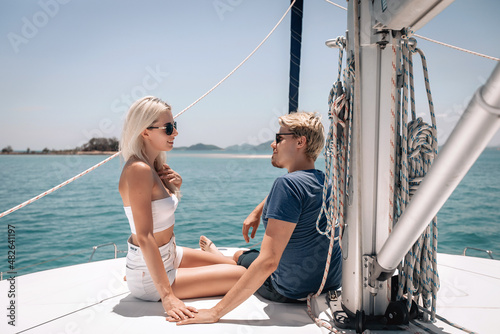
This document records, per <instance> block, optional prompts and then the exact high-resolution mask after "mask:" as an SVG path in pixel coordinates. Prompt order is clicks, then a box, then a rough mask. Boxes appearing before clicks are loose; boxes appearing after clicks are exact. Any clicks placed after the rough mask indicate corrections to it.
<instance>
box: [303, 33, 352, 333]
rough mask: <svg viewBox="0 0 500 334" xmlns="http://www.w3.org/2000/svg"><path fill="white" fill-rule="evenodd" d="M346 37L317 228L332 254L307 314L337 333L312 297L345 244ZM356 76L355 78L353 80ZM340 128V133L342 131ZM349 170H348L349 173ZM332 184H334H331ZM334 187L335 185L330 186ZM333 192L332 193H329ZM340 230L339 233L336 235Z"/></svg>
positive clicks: (341, 41) (332, 101) (332, 100)
mask: <svg viewBox="0 0 500 334" xmlns="http://www.w3.org/2000/svg"><path fill="white" fill-rule="evenodd" d="M345 43H346V42H345V38H344V37H337V39H336V40H335V44H337V46H338V47H339V63H338V76H337V81H336V82H335V83H334V84H333V87H332V89H331V90H330V95H329V97H328V105H329V112H328V117H329V119H330V127H329V131H328V134H327V138H326V143H325V151H324V156H325V181H324V184H323V203H322V206H321V210H320V213H319V215H318V219H317V220H316V229H317V231H318V232H319V233H320V234H322V235H325V236H327V237H328V238H329V239H330V244H329V247H328V256H327V259H326V265H325V271H324V273H323V279H322V281H321V284H320V287H319V289H318V291H317V292H316V293H315V294H312V293H311V294H309V295H308V296H307V314H308V315H309V317H310V318H311V319H312V320H313V321H314V323H315V324H316V325H317V326H319V327H324V328H326V329H328V330H329V331H330V332H334V333H337V332H338V331H337V330H336V329H335V328H333V326H332V325H331V324H330V323H329V322H328V321H325V320H322V319H319V318H318V317H316V316H315V315H314V312H313V310H312V306H311V301H312V298H317V297H318V296H319V295H320V294H321V292H322V291H323V288H324V287H325V284H326V279H327V278H328V273H329V270H330V263H331V257H332V251H333V246H334V244H335V241H336V240H337V242H339V245H340V246H342V244H341V242H342V229H343V227H344V201H345V189H346V185H347V180H346V175H348V171H349V157H350V140H351V129H352V128H351V122H350V119H351V110H352V102H353V96H352V95H353V92H354V87H352V83H353V82H354V78H353V76H354V70H353V64H352V62H350V61H349V59H348V60H347V64H348V65H347V66H346V69H345V70H344V73H343V82H344V85H343V84H342V81H340V77H341V74H342V62H343V53H344V49H345V46H346V44H345ZM351 79H352V80H351ZM348 81H350V83H351V86H350V89H349V90H348V91H347V92H346V91H344V88H343V87H347V82H348ZM339 132H340V134H339ZM348 132H349V133H348ZM346 170H347V173H346ZM330 185H331V187H330ZM330 188H331V189H330ZM329 190H330V191H329ZM329 192H330V194H329V195H328V193H329ZM323 213H324V214H325V216H326V219H327V227H326V229H325V231H321V230H320V228H319V222H320V219H321V217H322V214H323ZM336 231H338V236H337V237H336V236H335V234H336Z"/></svg>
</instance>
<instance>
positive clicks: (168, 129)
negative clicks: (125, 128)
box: [147, 122, 177, 136]
mask: <svg viewBox="0 0 500 334" xmlns="http://www.w3.org/2000/svg"><path fill="white" fill-rule="evenodd" d="M147 129H148V130H151V129H160V130H165V133H166V134H167V136H170V135H171V134H172V132H174V129H176V130H177V122H173V123H167V124H165V126H150V127H148V128H147Z"/></svg>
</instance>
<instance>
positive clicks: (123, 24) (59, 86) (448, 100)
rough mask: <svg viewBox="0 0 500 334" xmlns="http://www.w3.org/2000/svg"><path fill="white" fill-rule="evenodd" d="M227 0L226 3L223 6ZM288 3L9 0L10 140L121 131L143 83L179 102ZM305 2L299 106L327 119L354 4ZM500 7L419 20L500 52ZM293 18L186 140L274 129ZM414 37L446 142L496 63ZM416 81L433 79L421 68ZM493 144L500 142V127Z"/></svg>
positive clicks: (190, 118)
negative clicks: (330, 43) (334, 45)
mask: <svg viewBox="0 0 500 334" xmlns="http://www.w3.org/2000/svg"><path fill="white" fill-rule="evenodd" d="M336 2H337V3H339V4H341V5H344V6H345V5H346V4H345V2H344V1H340V0H337V1H336ZM221 4H225V5H226V7H225V9H226V10H225V11H222V10H220V9H219V10H217V8H216V5H219V8H220V6H221ZM288 5H289V1H288V0H273V1H269V0H267V1H265V0H190V1H172V0H170V1H167V0H143V1H131V0H120V1H98V0H86V1H77V0H73V1H69V0H36V1H34V0H24V1H2V2H0V36H1V38H0V92H1V103H0V115H1V121H0V148H3V147H6V146H7V145H11V146H12V147H13V148H14V149H15V150H26V149H27V148H28V147H29V148H30V149H32V150H41V149H43V148H45V147H47V148H49V149H66V148H74V147H76V146H78V145H82V144H83V143H85V142H87V141H88V140H89V139H90V138H92V137H98V136H104V137H113V136H115V137H119V136H120V132H121V127H122V122H123V121H122V118H123V116H124V115H125V113H126V111H127V109H128V106H129V105H130V102H131V101H132V99H134V98H138V97H140V96H142V95H143V93H146V94H148V95H156V96H159V97H161V98H163V99H164V100H166V101H168V102H169V103H170V104H171V105H172V107H173V110H174V114H176V113H178V112H179V111H181V110H182V109H184V108H185V107H186V106H188V105H189V104H190V103H191V102H193V101H194V100H196V99H197V98H198V97H199V96H201V95H202V94H203V93H205V92H206V91H207V90H208V89H209V88H211V87H212V86H213V85H214V84H215V83H217V82H218V81H219V80H220V79H221V78H223V77H224V76H225V75H226V74H227V73H229V72H230V71H231V70H232V69H233V68H234V67H235V66H236V65H237V64H239V63H240V61H241V60H243V59H244V58H245V57H246V56H247V55H248V54H249V53H250V52H251V51H252V50H253V49H254V48H255V46H256V45H257V44H258V43H260V41H261V40H262V39H263V38H264V37H265V36H266V35H267V33H268V32H269V31H270V30H271V28H272V27H273V26H274V25H275V23H276V22H277V21H278V19H279V18H280V17H281V16H282V14H283V13H284V12H285V10H286V8H287V7H288ZM304 7H305V8H304V31H303V46H302V68H301V93H300V97H299V108H300V109H302V110H307V111H318V112H320V113H321V114H323V117H324V119H325V123H326V120H327V117H326V115H327V114H326V113H327V109H328V106H327V97H328V93H329V90H330V87H331V85H332V83H333V81H334V78H335V73H336V70H337V57H338V56H337V51H335V50H332V49H328V48H327V47H325V46H324V42H325V40H327V39H330V38H335V37H336V36H339V35H344V34H345V30H346V12H345V11H343V10H341V9H339V8H337V7H335V6H333V5H331V4H329V3H327V2H325V1H324V0H306V1H305V5H304ZM499 13H500V1H498V0H474V1H472V0H456V1H455V2H454V3H453V4H451V5H450V6H449V7H448V8H447V9H446V10H445V11H444V12H442V13H441V14H439V15H438V16H437V17H436V18H435V19H433V20H432V21H431V22H430V23H429V24H427V25H426V26H425V27H424V28H422V29H421V30H419V31H418V32H417V33H418V34H421V35H424V36H427V37H430V38H434V39H437V40H440V41H443V42H448V43H450V44H454V45H457V46H461V47H464V48H469V49H473V50H475V51H478V52H482V53H485V54H489V55H491V56H496V57H499V56H500V43H499V39H498V33H499V31H500V21H499V20H498V14H499ZM289 20H290V16H288V17H287V18H286V19H285V21H284V22H283V24H282V25H281V26H280V27H279V28H278V29H277V31H276V32H275V33H274V34H273V35H272V36H271V38H270V39H269V40H268V41H267V42H266V44H264V46H263V47H262V48H261V49H260V50H259V51H258V52H257V53H256V54H255V55H254V57H253V58H251V59H250V60H249V61H248V62H247V64H246V65H244V66H243V67H242V68H241V69H240V70H239V71H238V72H236V73H235V74H234V75H233V76H232V77H231V78H230V79H228V80H227V81H226V82H225V83H224V84H223V85H222V86H220V87H219V88H218V89H217V90H215V91H214V92H213V93H211V94H210V95H209V96H208V97H207V98H205V99H204V100H203V101H201V102H200V103H199V104H197V105H196V106H195V107H193V108H192V109H190V110H189V111H187V112H186V113H185V114H183V115H182V116H180V117H179V118H178V119H177V121H178V123H179V131H180V135H179V136H178V137H177V139H176V146H186V145H192V144H195V143H199V142H203V143H206V144H214V145H218V146H221V147H226V146H229V145H233V144H241V143H245V142H248V143H251V144H257V143H261V142H264V141H267V140H270V139H272V134H273V133H274V132H275V130H276V128H277V122H276V118H277V116H279V115H281V114H285V113H286V112H287V107H288V101H287V99H288V70H289V63H288V61H289V24H290V21H289ZM16 36H17V37H16ZM418 45H419V47H420V48H421V49H423V51H424V52H425V53H426V55H427V59H428V67H429V72H430V79H431V88H432V90H433V94H434V104H435V106H436V113H437V116H438V130H439V131H440V137H439V138H440V143H441V144H442V143H444V140H445V139H446V137H447V136H448V134H449V132H450V131H451V129H452V127H453V125H454V124H455V123H456V121H457V120H458V118H459V117H460V114H461V113H462V111H463V109H464V108H465V107H466V105H467V103H468V101H469V98H470V97H471V95H472V94H473V93H474V92H475V90H476V89H477V88H478V87H479V86H480V85H481V84H483V83H484V80H485V79H486V78H487V77H488V76H489V75H490V73H491V71H492V70H493V68H494V66H495V65H496V63H495V62H494V61H492V60H487V59H483V58H479V57H476V56H472V55H469V54H465V53H461V52H459V51H454V50H451V49H448V48H445V47H442V46H439V45H435V44H433V43H430V42H426V41H423V40H422V41H419V42H418ZM416 63H417V64H419V62H416ZM418 66H420V65H418ZM416 71H417V72H420V71H421V69H420V68H417V69H416ZM417 80H419V77H418V76H417ZM417 90H419V91H424V85H423V82H422V81H417ZM417 108H418V112H419V113H423V112H426V101H425V100H422V99H419V106H417ZM490 145H500V135H499V134H497V135H496V136H495V138H494V139H493V140H492V142H491V143H490Z"/></svg>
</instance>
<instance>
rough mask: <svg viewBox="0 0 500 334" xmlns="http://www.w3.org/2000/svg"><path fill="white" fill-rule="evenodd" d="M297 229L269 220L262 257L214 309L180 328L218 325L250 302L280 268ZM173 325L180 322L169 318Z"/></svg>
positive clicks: (186, 321) (200, 311)
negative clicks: (224, 318) (280, 263)
mask: <svg viewBox="0 0 500 334" xmlns="http://www.w3.org/2000/svg"><path fill="white" fill-rule="evenodd" d="M295 226H296V224H294V223H290V222H286V221H283V220H277V219H269V220H268V223H267V228H266V233H265V234H264V239H263V240H262V246H261V250H260V254H259V256H258V257H257V259H255V261H254V262H253V263H252V264H251V265H250V267H249V268H248V270H247V271H246V272H245V274H244V275H243V276H242V277H241V278H240V279H239V281H238V282H237V283H236V284H235V285H234V286H233V288H232V289H231V290H229V292H228V293H227V294H226V295H225V296H224V298H222V300H221V301H220V302H219V303H217V305H215V306H214V307H213V308H211V309H209V310H199V311H198V313H197V314H195V316H194V318H190V319H186V320H182V321H178V322H177V324H178V325H185V324H194V323H212V322H217V321H219V319H220V318H221V317H223V316H224V315H226V314H227V313H229V312H230V311H232V310H233V309H234V308H236V307H237V306H238V305H240V304H241V303H243V302H244V301H245V300H247V299H248V297H250V296H251V295H252V294H253V293H255V291H257V290H258V289H259V288H260V286H261V285H262V284H263V283H264V281H265V280H266V279H267V277H268V276H269V275H271V274H272V273H273V272H274V271H275V270H276V268H277V267H278V264H279V262H280V259H281V255H282V254H283V251H284V250H285V247H286V245H287V244H288V241H289V240H290V237H291V235H292V233H293V230H294V229H295ZM169 321H177V320H176V319H172V318H169Z"/></svg>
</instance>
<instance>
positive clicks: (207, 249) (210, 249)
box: [200, 235, 224, 255]
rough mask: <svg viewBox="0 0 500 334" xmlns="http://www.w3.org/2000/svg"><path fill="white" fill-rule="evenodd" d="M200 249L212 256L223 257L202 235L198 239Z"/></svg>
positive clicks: (210, 241)
mask: <svg viewBox="0 0 500 334" xmlns="http://www.w3.org/2000/svg"><path fill="white" fill-rule="evenodd" d="M200 248H201V250H202V251H205V252H209V253H212V254H217V255H224V254H222V253H221V252H220V251H219V250H218V249H217V247H215V245H214V243H213V242H212V240H210V239H208V238H207V237H206V236H204V235H202V236H201V237H200Z"/></svg>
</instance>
